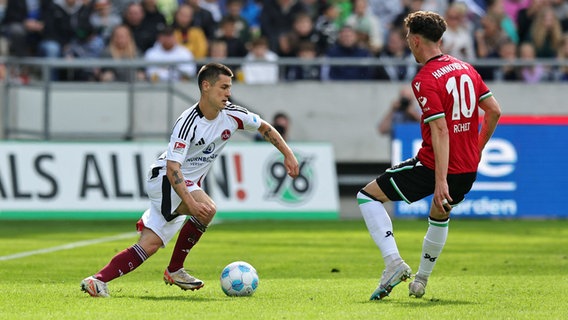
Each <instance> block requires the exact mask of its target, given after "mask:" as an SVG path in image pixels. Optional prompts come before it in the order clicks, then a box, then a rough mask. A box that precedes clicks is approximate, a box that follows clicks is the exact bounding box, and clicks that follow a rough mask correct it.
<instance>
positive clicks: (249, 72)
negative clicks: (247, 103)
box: [242, 37, 279, 84]
mask: <svg viewBox="0 0 568 320" xmlns="http://www.w3.org/2000/svg"><path fill="white" fill-rule="evenodd" d="M277 60H278V55H277V54H276V53H274V52H273V51H271V50H270V48H269V47H268V41H267V40H266V39H265V38H263V37H260V38H256V39H254V40H252V42H251V48H250V51H249V53H248V54H247V55H246V57H245V62H244V63H243V65H242V71H243V77H244V82H245V83H247V84H274V83H277V82H278V79H279V70H278V65H277V64H276V63H274V62H276V61H277Z"/></svg>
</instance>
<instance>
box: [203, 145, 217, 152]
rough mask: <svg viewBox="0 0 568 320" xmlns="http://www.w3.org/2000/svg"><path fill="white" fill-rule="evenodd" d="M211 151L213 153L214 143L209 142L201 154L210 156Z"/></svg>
mask: <svg viewBox="0 0 568 320" xmlns="http://www.w3.org/2000/svg"><path fill="white" fill-rule="evenodd" d="M213 151H215V142H211V144H209V145H208V146H207V148H205V150H203V153H205V154H211V153H213Z"/></svg>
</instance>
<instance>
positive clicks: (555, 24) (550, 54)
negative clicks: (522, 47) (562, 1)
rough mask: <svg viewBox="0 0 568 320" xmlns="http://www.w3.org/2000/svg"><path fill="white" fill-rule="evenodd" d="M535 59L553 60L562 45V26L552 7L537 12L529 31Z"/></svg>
mask: <svg viewBox="0 0 568 320" xmlns="http://www.w3.org/2000/svg"><path fill="white" fill-rule="evenodd" d="M530 39H531V42H532V44H533V45H534V48H535V50H536V57H537V58H554V57H556V55H557V53H558V49H559V48H560V44H561V43H562V26H561V24H560V21H559V20H558V18H557V17H556V15H555V14H554V11H553V10H552V7H543V8H542V9H541V10H539V11H538V13H537V15H536V18H535V20H534V23H533V25H532V27H531V30H530Z"/></svg>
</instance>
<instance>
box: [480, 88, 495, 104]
mask: <svg viewBox="0 0 568 320" xmlns="http://www.w3.org/2000/svg"><path fill="white" fill-rule="evenodd" d="M491 96H493V92H491V91H487V92H485V93H484V94H482V95H481V97H479V101H480V102H481V101H483V100H485V99H487V98H489V97H491Z"/></svg>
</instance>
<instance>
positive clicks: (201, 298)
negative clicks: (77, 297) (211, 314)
mask: <svg viewBox="0 0 568 320" xmlns="http://www.w3.org/2000/svg"><path fill="white" fill-rule="evenodd" d="M113 298H114V297H113ZM116 298H118V299H140V300H147V301H191V302H217V301H224V300H230V299H224V298H214V297H204V296H141V295H127V296H120V297H116Z"/></svg>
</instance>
